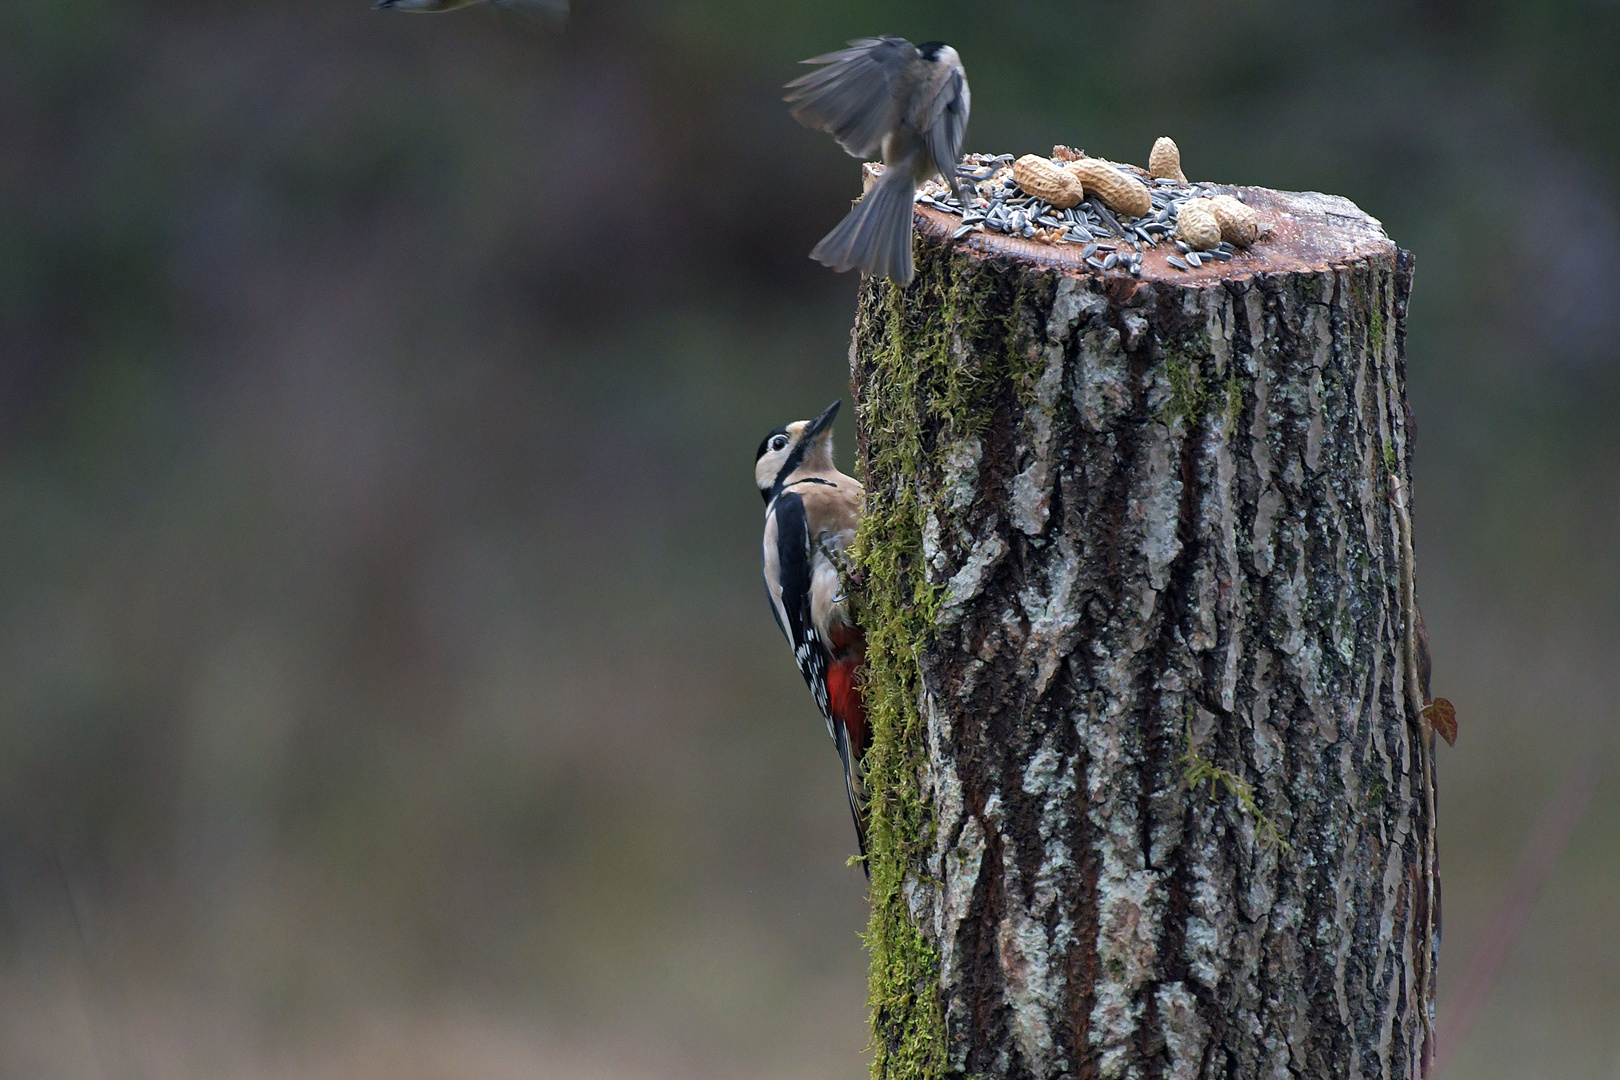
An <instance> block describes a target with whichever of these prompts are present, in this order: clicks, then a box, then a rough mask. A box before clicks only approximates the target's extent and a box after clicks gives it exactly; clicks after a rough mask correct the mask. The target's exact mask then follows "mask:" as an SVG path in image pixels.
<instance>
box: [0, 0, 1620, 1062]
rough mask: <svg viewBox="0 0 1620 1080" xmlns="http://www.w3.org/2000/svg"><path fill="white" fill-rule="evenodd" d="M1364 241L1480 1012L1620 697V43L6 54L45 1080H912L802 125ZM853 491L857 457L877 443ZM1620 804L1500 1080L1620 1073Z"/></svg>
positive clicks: (1537, 977)
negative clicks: (799, 569) (902, 74)
mask: <svg viewBox="0 0 1620 1080" xmlns="http://www.w3.org/2000/svg"><path fill="white" fill-rule="evenodd" d="M873 32H888V33H900V34H907V35H910V36H911V37H912V38H913V40H923V39H925V38H933V37H939V38H944V39H945V40H948V41H950V42H951V43H952V44H954V45H956V46H957V47H958V48H959V49H960V51H961V53H962V55H963V57H964V59H965V62H966V64H967V67H968V69H969V72H970V76H971V78H972V80H973V88H974V99H975V110H974V116H973V122H972V128H971V130H970V132H969V148H970V149H982V150H989V151H998V152H999V151H1018V152H1024V151H1029V150H1041V149H1044V148H1045V147H1048V146H1050V145H1051V144H1052V143H1054V142H1058V141H1062V142H1068V143H1071V144H1074V145H1078V146H1083V147H1085V148H1087V149H1088V150H1091V151H1092V152H1094V153H1099V154H1105V155H1108V156H1111V157H1116V158H1125V159H1133V160H1141V159H1142V158H1143V157H1144V156H1145V154H1146V152H1147V148H1148V146H1149V145H1150V144H1151V142H1152V140H1153V138H1154V137H1155V136H1157V135H1160V134H1170V135H1173V136H1174V137H1175V138H1176V139H1177V140H1178V142H1179V143H1180V144H1181V147H1182V152H1183V156H1184V160H1185V161H1186V163H1187V166H1188V171H1189V173H1190V174H1192V175H1194V176H1195V177H1197V178H1208V179H1217V180H1223V181H1228V182H1236V183H1259V184H1265V185H1268V186H1272V187H1280V188H1296V189H1316V190H1326V191H1332V192H1336V193H1340V194H1344V195H1347V196H1349V197H1351V198H1353V199H1355V200H1356V201H1357V202H1358V203H1360V204H1361V205H1362V206H1363V207H1365V208H1367V209H1368V210H1369V211H1370V212H1371V213H1373V214H1374V215H1375V216H1377V217H1379V218H1381V219H1382V220H1383V221H1384V222H1385V224H1386V226H1387V227H1388V229H1389V232H1390V234H1391V235H1392V236H1394V237H1395V238H1396V239H1397V240H1398V241H1399V242H1400V243H1402V244H1403V245H1404V246H1406V247H1408V248H1410V249H1412V250H1413V251H1415V252H1416V253H1417V256H1418V273H1417V282H1416V292H1415V296H1414V300H1413V307H1412V314H1411V322H1410V337H1409V342H1408V345H1409V357H1410V386H1411V393H1412V406H1413V410H1414V413H1415V416H1416V421H1417V427H1418V430H1419V442H1418V457H1417V476H1416V500H1417V508H1418V519H1417V520H1418V541H1419V571H1420V590H1421V593H1422V596H1423V598H1424V602H1425V612H1426V614H1427V616H1428V624H1429V627H1430V631H1431V637H1432V640H1433V645H1434V653H1435V683H1434V685H1435V691H1436V693H1440V694H1444V695H1446V696H1448V697H1450V698H1451V699H1452V700H1453V701H1455V702H1456V703H1457V705H1458V707H1459V714H1460V719H1461V723H1462V738H1461V741H1460V742H1459V745H1458V746H1457V748H1456V750H1455V751H1448V750H1445V749H1444V748H1442V751H1441V764H1440V768H1441V784H1442V789H1441V803H1440V805H1441V814H1442V832H1441V836H1442V841H1441V843H1442V859H1443V867H1444V873H1445V885H1446V889H1445V942H1444V951H1443V956H1442V969H1441V979H1442V982H1441V987H1442V989H1441V993H1442V1000H1444V999H1445V995H1446V994H1447V993H1448V984H1447V982H1446V975H1447V973H1448V972H1449V973H1453V974H1455V973H1457V972H1460V971H1461V970H1462V968H1463V966H1464V964H1465V961H1466V958H1467V956H1468V954H1469V951H1470V949H1471V948H1472V947H1473V945H1474V944H1475V942H1477V940H1478V937H1479V935H1480V934H1481V933H1482V932H1483V929H1484V926H1485V923H1486V920H1487V918H1488V914H1489V910H1490V906H1491V904H1492V903H1493V902H1494V900H1495V898H1496V897H1497V895H1498V894H1499V893H1500V892H1501V891H1502V890H1503V889H1504V888H1505V887H1506V884H1507V880H1508V878H1509V877H1510V876H1511V874H1512V873H1513V867H1514V866H1515V864H1516V861H1517V857H1518V847H1519V845H1520V844H1521V843H1522V842H1523V841H1524V839H1525V837H1526V836H1528V835H1529V833H1530V831H1531V829H1532V827H1533V825H1534V822H1535V819H1536V818H1537V816H1538V815H1539V814H1540V811H1541V808H1542V806H1543V804H1544V803H1545V801H1546V800H1547V799H1549V798H1550V797H1551V792H1552V789H1553V787H1554V785H1555V781H1556V778H1557V776H1558V775H1559V774H1560V773H1561V771H1562V770H1563V769H1564V768H1565V767H1566V766H1567V765H1568V764H1569V763H1570V762H1571V761H1573V760H1577V759H1582V758H1589V759H1595V760H1599V761H1600V762H1605V763H1608V762H1612V761H1613V759H1614V758H1615V756H1616V750H1617V742H1616V738H1615V723H1614V716H1615V712H1616V705H1615V702H1616V700H1617V697H1620V674H1617V671H1620V667H1617V665H1616V663H1615V656H1616V651H1617V647H1620V614H1617V613H1620V478H1617V477H1620V470H1617V469H1616V465H1617V463H1620V420H1617V419H1616V416H1617V413H1620V346H1617V344H1616V342H1617V339H1620V213H1617V207H1620V181H1617V180H1616V176H1617V175H1620V169H1617V166H1620V67H1617V66H1616V65H1615V64H1614V63H1613V57H1614V56H1615V55H1616V54H1617V46H1620V8H1617V7H1616V6H1615V5H1614V4H1613V3H1612V2H1608V0H1587V2H1572V0H1554V2H1550V3H1531V2H1529V0H1516V2H1512V0H1508V2H1503V3H1498V4H1492V5H1464V4H1457V3H1447V2H1443V0H1429V2H1426V3H1421V4H1394V3H1369V4H1363V5H1341V4H1325V3H1307V4H1297V3H1296V4H1283V3H1259V2H1254V3H1216V4H1211V5H1201V6H1199V11H1198V13H1197V14H1189V13H1188V11H1187V10H1186V9H1185V6H1184V5H1177V4H1171V3H1168V2H1164V0H1159V2H1153V3H1147V4H1137V5H1121V4H1112V3H1094V4H1073V3H1058V2H1055V0H1050V2H1043V3H1028V4H1011V5H1001V6H999V7H994V8H986V7H984V6H983V5H968V4H960V3H947V4H938V3H935V4H923V3H919V2H908V3H900V2H897V0H896V2H886V3H865V4H854V3H849V2H837V3H831V4H815V5H810V4H806V5H800V6H796V7H787V6H777V5H758V4H745V3H738V2H735V0H730V2H728V0H691V2H688V3H654V2H649V3H643V4H636V3H629V2H625V0H577V2H576V11H575V17H574V20H573V23H572V24H571V26H570V27H569V29H568V31H567V33H566V34H563V35H556V34H547V33H544V32H536V31H535V30H534V29H533V28H532V27H529V26H527V25H525V24H524V23H522V22H521V21H520V20H515V19H511V18H506V17H502V16H501V15H500V13H498V12H496V11H493V10H484V9H474V10H469V11H464V12H461V13H458V14H456V15H453V16H443V17H412V16H407V15H398V14H389V13H378V12H373V11H371V10H370V9H369V7H368V6H367V4H366V3H365V0H352V2H349V0H345V2H334V0H320V2H317V0H278V2H271V0H242V2H238V3H232V4H227V3H223V2H205V0H6V3H5V4H4V5H0V634H3V636H4V643H5V644H4V648H3V649H0V1073H4V1074H6V1075H16V1076H28V1077H87V1078H103V1077H106V1078H111V1077H119V1078H123V1077H150V1078H154V1080H157V1078H170V1077H175V1078H181V1077H184V1078H190V1077H276V1078H280V1077H337V1076H344V1077H348V1076H355V1077H373V1076H375V1077H398V1078H407V1080H408V1078H411V1077H447V1078H448V1077H474V1076H476V1077H491V1078H500V1077H505V1076H513V1077H517V1076H525V1077H527V1076H568V1077H576V1076H577V1077H590V1078H597V1077H601V1078H613V1077H637V1078H639V1077H644V1076H645V1077H652V1076H658V1077H670V1076H687V1075H690V1076H704V1077H724V1076H736V1077H751V1078H752V1077H773V1076H781V1077H820V1076H854V1075H858V1074H859V1073H860V1072H861V1071H862V1069H863V1065H862V1064H861V1063H860V1061H859V1059H858V1054H859V1051H860V1049H861V1047H862V1045H863V1044H864V1041H865V1016H864V1007H863V999H864V988H865V969H864V955H863V954H862V953H861V951H860V948H859V943H858V940H857V934H858V932H859V931H860V930H861V929H862V927H863V925H864V907H863V903H862V881H861V878H860V874H859V872H858V871H856V870H853V869H850V868H847V867H845V866H844V865H843V860H844V857H845V856H846V854H847V853H848V851H849V849H850V847H851V838H850V835H849V825H848V820H847V817H846V815H845V813H844V811H843V810H842V808H841V801H842V795H841V793H840V788H839V777H838V770H837V766H836V760H835V757H834V755H833V753H832V751H831V748H830V747H829V746H828V745H826V735H825V731H824V729H823V726H822V724H821V721H820V719H819V718H818V717H817V716H816V714H815V712H814V707H813V706H812V704H811V702H810V700H809V698H808V695H807V694H806V693H805V691H804V687H803V684H802V683H801V682H800V680H799V677H798V675H797V674H796V673H795V671H794V670H793V668H792V665H791V662H790V657H789V656H788V654H787V651H786V649H785V648H784V646H783V645H782V643H781V641H780V640H779V636H778V633H777V631H776V629H775V627H774V626H773V625H772V623H771V620H770V617H769V615H768V613H767V610H766V608H765V605H764V602H763V597H762V595H761V591H760V586H759V582H758V577H757V574H758V554H757V553H758V531H757V530H758V527H759V521H760V506H759V503H758V500H757V496H756V494H755V493H754V492H753V491H752V489H751V487H750V480H749V464H750V457H749V455H750V453H751V451H752V450H753V448H754V446H755V444H756V443H757V441H758V439H759V437H760V435H761V434H763V433H764V432H765V431H766V430H768V429H769V428H771V427H773V426H775V425H776V424H778V423H781V422H783V421H785V420H788V419H793V418H796V417H800V416H806V415H810V414H812V413H813V412H814V411H816V410H819V409H820V408H821V407H822V406H824V405H825V404H826V403H827V401H828V400H830V399H831V398H833V397H835V396H838V395H839V394H840V393H843V392H845V387H846V380H847V376H846V370H845V352H846V348H847V334H848V326H849V322H850V318H851V313H852V300H853V295H854V288H855V282H854V281H853V280H851V279H850V278H848V277H838V276H835V275H831V274H828V273H826V272H824V271H823V270H822V269H821V268H820V267H818V266H815V265H814V264H812V263H810V262H809V261H808V260H807V259H806V258H805V253H806V252H807V251H808V250H809V248H810V246H811V245H812V244H813V243H814V242H815V240H816V239H817V237H819V236H820V235H821V233H822V232H824V231H825V230H826V229H827V228H829V227H830V226H831V225H832V224H833V223H834V222H835V221H836V220H837V218H838V217H839V216H840V214H841V212H842V210H843V208H844V207H845V206H846V205H847V202H846V200H847V199H848V198H849V197H851V196H852V195H853V194H854V193H855V192H856V191H857V190H858V187H857V185H858V173H857V169H856V166H855V163H854V162H853V161H851V160H850V159H848V158H846V157H845V156H844V155H843V154H842V153H840V152H839V151H838V150H837V149H836V147H834V146H833V144H832V143H831V142H830V141H829V140H827V139H826V138H825V137H824V136H821V135H817V134H814V133H811V132H806V131H803V130H801V129H799V128H797V127H796V126H795V125H794V124H793V123H792V121H791V120H790V119H789V118H788V116H787V113H786V111H785V109H784V108H783V107H782V106H781V105H780V103H779V100H778V98H779V89H778V88H779V87H780V85H781V83H782V82H784V81H785V80H786V79H788V78H790V77H791V76H792V75H793V74H794V71H795V69H794V66H793V61H794V60H796V59H798V58H800V57H803V56H809V55H812V54H814V53H817V52H820V51H824V50H826V49H828V48H830V47H833V46H836V45H837V44H839V43H840V42H841V41H843V40H845V39H847V38H850V37H853V36H857V35H859V34H865V33H873ZM841 435H842V438H843V443H844V445H843V448H842V455H843V459H844V460H845V461H846V462H848V460H849V458H850V450H849V443H850V438H849V433H848V427H847V425H846V426H845V428H844V429H843V431H842V432H841ZM1617 926H1620V786H1617V782H1616V779H1615V778H1608V779H1605V780H1604V781H1603V782H1602V783H1601V784H1600V786H1599V788H1598V791H1597V796H1596V798H1595V799H1594V801H1593V803H1592V805H1591V807H1590V809H1589V810H1588V811H1587V814H1586V817H1585V819H1584V820H1583V821H1582V823H1581V824H1580V825H1579V827H1578V828H1577V830H1576V832H1575V836H1574V841H1573V845H1572V847H1571V849H1570V851H1569V852H1568V854H1567V855H1566V857H1565V858H1564V860H1563V861H1562V863H1561V864H1560V866H1559V868H1558V870H1557V871H1556V873H1555V875H1554V877H1553V880H1552V884H1551V886H1550V888H1549V890H1548V893H1547V894H1546V895H1545V896H1544V897H1543V899H1542V901H1541V903H1540V905H1539V906H1538V908H1537V909H1536V912H1535V914H1534V916H1533V917H1532V921H1531V923H1530V926H1529V929H1528V930H1527V932H1526V935H1525V937H1524V938H1523V939H1522V941H1521V942H1520V943H1519V945H1518V947H1517V948H1516V949H1515V951H1514V952H1513V954H1512V956H1511V957H1510V959H1509V961H1508V964H1507V967H1506V970H1505V973H1504V976H1503V978H1502V981H1501V982H1500V984H1499V985H1498V987H1497V989H1496V992H1495V994H1494V995H1493V997H1492V998H1491V1003H1490V1005H1489V1006H1488V1008H1487V1012H1486V1014H1485V1016H1484V1018H1483V1021H1482V1022H1481V1024H1480V1025H1479V1027H1478V1028H1477V1029H1476V1030H1475V1033H1474V1035H1473V1036H1472V1038H1471V1040H1470V1042H1469V1044H1468V1045H1467V1046H1465V1047H1464V1048H1463V1050H1462V1052H1461V1053H1460V1054H1459V1056H1458V1058H1457V1061H1456V1067H1455V1069H1454V1071H1453V1075H1455V1076H1475V1077H1513V1078H1534V1077H1537V1076H1546V1077H1565V1076H1620V1025H1617V1023H1616V1020H1615V1017H1616V1016H1617V1015H1620V937H1617V932H1616V929H1615V928H1616V927H1617Z"/></svg>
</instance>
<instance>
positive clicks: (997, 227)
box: [917, 154, 1243, 277]
mask: <svg viewBox="0 0 1620 1080" xmlns="http://www.w3.org/2000/svg"><path fill="white" fill-rule="evenodd" d="M1013 160H1014V157H1013V155H1012V154H969V155H967V156H966V157H964V158H963V159H962V163H961V164H960V165H959V166H957V170H956V174H957V176H958V177H959V178H960V180H961V181H962V186H963V188H964V189H967V190H971V191H972V192H974V196H975V197H974V198H973V199H972V205H968V206H964V205H963V204H962V203H961V201H959V200H958V198H957V196H956V192H954V191H952V190H950V189H949V188H947V187H946V186H945V185H944V184H942V183H940V182H939V181H937V180H934V181H930V182H929V183H928V184H925V185H923V187H922V188H921V189H920V190H919V191H918V192H917V201H918V202H920V203H924V204H925V205H928V206H932V207H934V209H936V210H943V211H944V212H945V213H947V214H956V215H958V216H960V217H961V219H962V225H961V227H960V228H958V229H957V230H956V231H955V233H953V234H952V239H956V240H960V239H961V238H962V237H964V236H966V235H968V234H969V233H971V232H975V231H977V230H980V229H984V230H988V231H990V232H998V233H1002V234H1004V235H1007V236H1021V237H1023V238H1025V239H1026V240H1034V239H1041V240H1045V241H1046V242H1048V243H1070V244H1083V245H1084V249H1083V250H1082V251H1081V253H1080V255H1081V258H1083V259H1085V261H1086V265H1088V266H1090V267H1092V268H1093V269H1095V270H1099V271H1105V270H1118V271H1120V272H1121V273H1128V274H1134V275H1136V276H1137V277H1140V276H1141V274H1142V252H1143V251H1145V250H1147V249H1149V248H1156V247H1158V246H1159V245H1160V244H1161V243H1164V242H1166V241H1171V242H1173V243H1174V244H1175V247H1176V250H1177V251H1178V252H1179V256H1180V257H1179V258H1178V257H1177V256H1176V255H1171V256H1170V257H1169V259H1168V261H1169V263H1170V265H1171V266H1173V267H1175V268H1176V269H1177V270H1190V269H1192V268H1193V267H1195V266H1200V265H1202V264H1203V263H1206V262H1209V261H1212V260H1214V261H1219V262H1230V261H1231V260H1232V258H1233V256H1234V255H1235V254H1236V249H1235V248H1234V247H1233V246H1232V245H1231V244H1229V243H1226V242H1225V241H1222V243H1221V245H1220V246H1219V247H1217V248H1212V249H1210V250H1208V251H1194V250H1192V248H1190V247H1189V246H1188V245H1187V244H1186V242H1184V241H1182V240H1180V239H1177V238H1176V236H1175V231H1176V214H1177V211H1178V209H1179V208H1180V206H1181V204H1182V203H1184V202H1186V201H1187V200H1188V199H1197V198H1207V197H1209V196H1211V195H1218V194H1221V193H1222V192H1223V191H1230V189H1223V188H1222V187H1220V186H1219V185H1216V184H1209V183H1195V184H1178V183H1176V182H1175V181H1174V180H1154V181H1153V182H1152V184H1151V185H1150V188H1149V192H1150V194H1151V195H1152V197H1153V212H1152V213H1151V214H1148V215H1146V216H1145V217H1139V218H1133V217H1129V216H1127V215H1125V214H1119V213H1116V212H1114V211H1112V210H1110V209H1109V208H1108V207H1106V206H1104V205H1103V203H1102V200H1101V199H1096V198H1087V199H1086V200H1084V201H1083V202H1081V203H1080V204H1079V205H1078V206H1074V207H1071V208H1069V209H1067V210H1058V209H1056V208H1054V207H1053V206H1052V205H1051V204H1050V203H1048V202H1044V201H1042V200H1041V199H1038V198H1036V197H1035V196H1033V195H1031V194H1029V193H1028V192H1027V191H1025V190H1024V189H1023V188H1021V187H1019V186H1018V182H1017V181H1016V180H1014V179H1013V176H1012V163H1013ZM1114 167H1115V168H1117V169H1119V170H1120V171H1121V172H1123V173H1125V174H1126V175H1128V176H1132V177H1135V178H1137V179H1141V177H1140V176H1138V175H1137V174H1136V173H1134V172H1131V171H1130V170H1129V169H1126V168H1124V167H1123V166H1119V165H1116V166H1114ZM1232 194H1236V195H1237V197H1238V198H1240V199H1241V198H1242V197H1243V196H1242V195H1241V194H1239V193H1236V192H1232Z"/></svg>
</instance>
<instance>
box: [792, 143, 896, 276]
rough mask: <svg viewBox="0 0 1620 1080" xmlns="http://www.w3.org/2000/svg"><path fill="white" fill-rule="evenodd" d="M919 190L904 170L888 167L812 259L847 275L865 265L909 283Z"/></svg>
mask: <svg viewBox="0 0 1620 1080" xmlns="http://www.w3.org/2000/svg"><path fill="white" fill-rule="evenodd" d="M915 198H916V189H915V187H913V185H912V182H911V177H910V175H909V174H908V173H907V172H906V171H905V170H903V169H888V170H885V172H884V174H883V177H882V179H880V180H879V181H878V182H877V183H876V184H874V185H872V190H870V191H868V192H867V193H866V196H865V198H863V199H861V201H860V202H858V203H856V204H855V206H854V208H853V209H851V210H850V212H849V213H848V214H846V215H845V216H844V220H843V221H840V222H839V223H838V226H837V227H836V228H835V229H833V231H832V232H830V233H828V234H827V235H826V236H824V237H822V239H821V243H819V244H817V245H816V246H815V247H814V248H813V249H812V250H811V252H810V257H811V258H812V259H814V260H816V261H817V262H818V263H821V264H822V265H824V266H830V267H832V268H833V269H834V270H837V271H838V272H840V273H842V272H843V271H845V270H855V269H860V270H861V271H863V272H864V273H866V274H869V275H871V276H872V277H887V278H889V279H890V280H891V281H894V282H896V283H897V284H899V285H902V286H904V285H910V284H911V277H912V273H913V271H912V264H911V218H912V214H913V213H914V206H913V204H914V201H915Z"/></svg>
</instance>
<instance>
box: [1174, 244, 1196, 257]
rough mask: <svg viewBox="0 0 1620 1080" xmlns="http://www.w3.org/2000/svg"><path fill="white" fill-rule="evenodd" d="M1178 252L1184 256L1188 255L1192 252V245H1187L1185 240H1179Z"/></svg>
mask: <svg viewBox="0 0 1620 1080" xmlns="http://www.w3.org/2000/svg"><path fill="white" fill-rule="evenodd" d="M1176 250H1177V251H1179V252H1181V253H1182V254H1183V255H1185V254H1187V252H1189V251H1191V250H1192V245H1191V244H1189V243H1187V241H1185V240H1177V241H1176Z"/></svg>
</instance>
